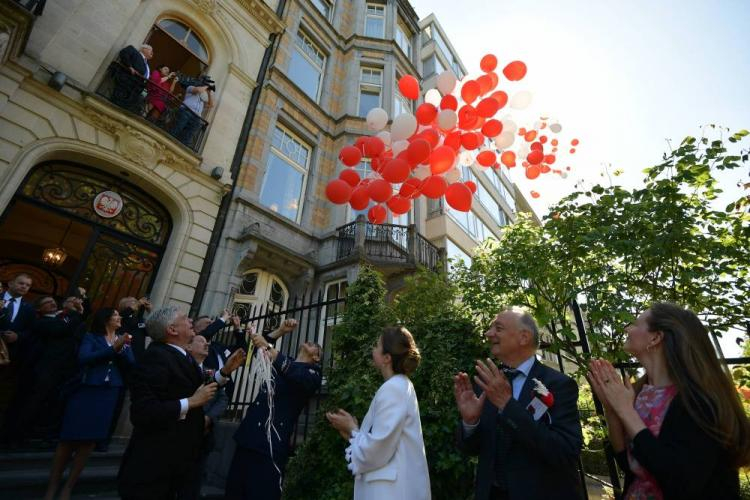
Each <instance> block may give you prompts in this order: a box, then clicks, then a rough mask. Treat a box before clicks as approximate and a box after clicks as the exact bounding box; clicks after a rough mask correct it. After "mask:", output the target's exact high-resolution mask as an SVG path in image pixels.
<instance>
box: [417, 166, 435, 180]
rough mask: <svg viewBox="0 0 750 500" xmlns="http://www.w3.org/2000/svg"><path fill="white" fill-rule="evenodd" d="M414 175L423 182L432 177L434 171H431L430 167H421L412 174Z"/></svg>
mask: <svg viewBox="0 0 750 500" xmlns="http://www.w3.org/2000/svg"><path fill="white" fill-rule="evenodd" d="M412 175H413V176H414V177H416V178H417V179H419V180H420V181H423V180H425V179H426V178H428V177H429V176H431V175H432V171H431V170H430V167H428V166H427V165H420V166H418V167H417V168H415V169H414V171H413V172H412Z"/></svg>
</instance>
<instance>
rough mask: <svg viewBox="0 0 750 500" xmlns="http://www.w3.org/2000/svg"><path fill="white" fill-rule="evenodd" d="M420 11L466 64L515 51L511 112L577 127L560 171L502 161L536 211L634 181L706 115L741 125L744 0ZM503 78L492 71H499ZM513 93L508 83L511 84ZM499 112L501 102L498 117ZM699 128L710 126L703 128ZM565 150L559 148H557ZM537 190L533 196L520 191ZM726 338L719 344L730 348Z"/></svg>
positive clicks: (731, 196) (569, 130)
mask: <svg viewBox="0 0 750 500" xmlns="http://www.w3.org/2000/svg"><path fill="white" fill-rule="evenodd" d="M411 4H412V5H413V6H414V9H415V10H416V12H417V14H418V15H419V17H420V18H424V17H426V16H428V15H429V14H430V13H434V14H435V16H436V17H437V19H438V21H439V22H440V24H441V26H442V27H443V29H444V31H445V33H446V35H447V38H448V39H449V40H450V42H451V44H452V45H453V47H454V48H455V49H456V51H457V52H458V55H459V57H460V58H461V60H462V62H463V64H464V66H465V67H466V69H467V70H468V71H469V75H470V76H471V75H474V76H475V77H476V76H478V75H479V74H481V72H480V70H479V61H480V59H481V58H482V56H483V55H484V54H487V53H492V54H494V55H496V56H497V58H498V60H499V61H500V62H499V64H498V71H499V70H500V69H501V68H502V67H503V66H504V65H505V64H507V63H508V62H510V61H512V60H521V61H524V62H525V63H526V64H527V66H528V74H527V76H526V77H525V78H524V79H523V80H522V81H520V82H517V83H514V84H512V85H508V84H507V82H505V84H501V85H500V88H503V89H504V90H506V89H508V90H513V91H515V90H529V91H531V92H532V93H533V95H534V100H533V102H532V104H531V106H530V107H529V108H528V109H527V110H525V111H524V112H523V113H519V112H513V118H514V120H515V121H517V122H518V123H519V125H521V124H522V122H525V123H527V124H531V123H533V121H534V120H535V118H536V117H538V116H543V115H545V116H549V117H551V118H552V119H553V120H557V121H559V123H560V124H561V125H562V127H563V130H562V132H561V134H560V135H561V137H562V139H564V140H566V141H569V140H570V139H572V138H578V139H579V140H580V145H579V146H578V148H577V151H576V153H575V154H574V155H569V154H566V155H565V156H562V157H560V158H559V159H558V165H560V166H567V165H570V166H571V168H572V170H571V174H570V175H569V177H568V178H567V179H561V178H560V177H559V176H555V175H546V176H542V177H540V178H539V179H537V180H535V181H528V180H527V179H525V177H524V175H523V172H522V171H521V170H522V169H521V168H515V169H511V170H510V171H508V173H509V174H510V177H511V179H512V180H513V181H515V182H517V183H518V185H519V186H521V188H522V190H523V191H524V194H525V195H526V197H527V198H528V199H529V201H530V202H531V204H532V207H533V208H534V210H535V211H536V212H537V213H538V214H540V215H544V214H546V213H547V211H548V207H549V206H550V205H552V204H554V203H555V202H556V201H557V200H559V199H560V198H562V197H563V196H565V195H567V194H569V193H571V192H572V191H574V190H575V185H576V183H578V182H582V183H583V184H584V185H592V184H594V183H609V181H610V179H609V177H607V176H606V174H605V173H604V172H605V166H606V170H607V171H609V173H610V174H612V172H614V171H615V170H621V171H622V174H621V175H620V176H618V177H612V178H611V180H612V182H613V183H616V184H621V185H624V186H627V187H630V188H633V187H637V186H640V185H642V183H643V174H642V171H643V169H644V168H647V167H649V166H651V165H654V164H657V163H659V162H660V160H661V158H662V155H663V154H664V152H666V151H669V149H670V146H669V144H670V141H671V144H672V145H673V146H676V145H678V144H679V143H680V141H681V140H682V138H684V137H685V136H687V135H693V136H701V135H703V134H704V130H705V129H704V127H705V126H706V125H709V124H716V125H721V126H723V127H728V128H729V129H730V130H731V131H732V132H734V131H737V130H740V129H743V128H744V129H750V35H749V34H748V32H747V29H748V26H750V1H748V0H716V1H708V0H705V1H697V0H658V1H653V0H650V1H647V0H627V1H611V0H603V1H595V0H534V1H531V0H527V1H513V2H510V1H507V0H495V1H481V2H479V1H471V0H469V1H464V2H456V1H448V0H411ZM501 81H502V80H501ZM509 94H512V92H509ZM502 115H503V112H502V111H501V112H500V116H502ZM706 133H707V134H709V135H710V134H711V133H715V132H712V131H710V130H709V131H707V132H706ZM561 150H563V148H561ZM747 175H748V173H747V169H745V171H744V172H742V173H734V174H732V175H724V176H721V177H720V180H721V187H722V189H724V190H725V194H724V197H723V198H722V200H721V202H722V204H721V206H722V207H724V206H726V204H727V203H729V201H733V200H735V199H737V198H738V197H739V196H740V193H741V190H740V188H738V187H737V185H736V184H737V182H738V181H739V180H741V179H746V178H747ZM532 189H533V190H535V191H537V192H539V193H540V195H541V196H540V197H539V198H538V199H536V200H534V199H531V198H530V196H529V192H530V191H531V190H532ZM731 344H733V342H731V341H729V340H727V341H725V342H722V345H723V346H724V347H725V350H726V349H729V350H730V352H727V353H726V354H728V355H732V354H736V351H735V349H734V348H733V347H732V345H731Z"/></svg>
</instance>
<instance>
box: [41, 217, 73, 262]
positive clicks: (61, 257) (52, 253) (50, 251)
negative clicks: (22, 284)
mask: <svg viewBox="0 0 750 500" xmlns="http://www.w3.org/2000/svg"><path fill="white" fill-rule="evenodd" d="M72 223H73V221H72V220H71V221H69V222H68V227H67V228H66V229H65V234H63V237H62V239H61V240H60V245H58V246H56V247H52V248H45V249H44V251H42V262H43V263H44V265H45V266H47V267H60V266H61V265H62V264H63V262H65V259H67V258H68V252H66V251H65V248H64V247H63V246H62V245H63V242H64V241H65V237H66V236H67V235H68V230H70V226H71V224H72Z"/></svg>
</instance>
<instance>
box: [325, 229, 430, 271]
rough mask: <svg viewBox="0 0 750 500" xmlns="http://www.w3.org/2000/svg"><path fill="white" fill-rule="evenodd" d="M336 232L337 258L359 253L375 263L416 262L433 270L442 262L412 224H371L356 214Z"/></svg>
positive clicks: (402, 263) (358, 254)
mask: <svg viewBox="0 0 750 500" xmlns="http://www.w3.org/2000/svg"><path fill="white" fill-rule="evenodd" d="M336 232H337V235H336V244H337V248H336V257H337V260H339V261H340V260H343V259H347V258H350V257H352V256H359V257H360V258H364V259H366V260H367V261H368V262H371V263H372V264H374V265H376V266H378V267H394V266H395V267H403V266H404V265H406V266H409V265H410V266H417V265H419V266H424V267H426V268H428V269H431V270H433V271H438V270H439V269H440V268H441V267H442V265H443V261H444V259H443V258H442V251H441V250H440V249H439V248H438V247H436V246H435V245H433V244H432V243H430V242H429V241H428V240H427V239H425V238H424V237H423V236H422V235H421V234H419V233H418V232H417V230H416V227H415V226H414V225H413V224H412V225H410V226H400V225H396V224H371V223H369V222H367V221H366V220H365V219H364V216H361V215H360V216H359V217H357V220H356V221H355V222H351V223H349V224H347V225H345V226H341V227H339V228H338V229H337V230H336Z"/></svg>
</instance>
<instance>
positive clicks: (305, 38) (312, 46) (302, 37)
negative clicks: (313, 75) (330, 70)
mask: <svg viewBox="0 0 750 500" xmlns="http://www.w3.org/2000/svg"><path fill="white" fill-rule="evenodd" d="M305 42H307V43H305ZM302 44H304V45H305V47H303V46H302ZM305 48H308V49H309V50H311V51H314V52H315V54H316V55H317V56H318V57H320V58H321V61H320V65H318V61H316V60H314V59H313V57H312V56H311V55H310V54H308V53H307V52H306V50H305ZM293 50H296V51H297V52H299V54H300V55H301V56H302V57H304V58H305V59H307V61H308V62H309V63H310V64H311V65H312V66H313V67H316V68H318V69H319V72H320V76H319V77H318V88H317V91H316V92H315V102H316V103H320V92H321V89H322V88H323V75H325V67H326V59H327V58H326V54H325V52H323V51H322V50H321V48H320V46H319V45H318V44H317V43H315V41H313V39H312V38H310V36H309V35H308V34H307V33H305V31H304V30H303V29H301V28H300V29H298V30H297V34H296V36H295V39H294V47H293ZM290 79H291V78H290ZM292 82H294V80H292ZM295 84H296V83H295ZM300 90H302V87H300ZM302 93H303V94H305V95H307V92H305V91H304V90H302Z"/></svg>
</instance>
